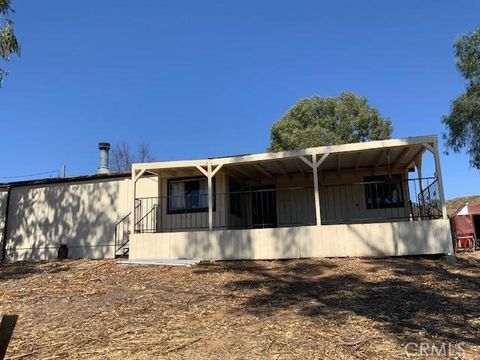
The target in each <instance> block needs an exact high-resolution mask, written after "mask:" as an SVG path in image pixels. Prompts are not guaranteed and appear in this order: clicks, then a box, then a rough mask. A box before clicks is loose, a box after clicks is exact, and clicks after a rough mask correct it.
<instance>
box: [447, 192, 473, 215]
mask: <svg viewBox="0 0 480 360" xmlns="http://www.w3.org/2000/svg"><path fill="white" fill-rule="evenodd" d="M467 202H468V203H469V204H480V195H471V196H461V197H457V198H454V199H451V200H447V213H448V215H449V216H450V215H452V214H453V213H454V212H455V211H457V209H458V208H459V207H460V206H462V205H465V203H467Z"/></svg>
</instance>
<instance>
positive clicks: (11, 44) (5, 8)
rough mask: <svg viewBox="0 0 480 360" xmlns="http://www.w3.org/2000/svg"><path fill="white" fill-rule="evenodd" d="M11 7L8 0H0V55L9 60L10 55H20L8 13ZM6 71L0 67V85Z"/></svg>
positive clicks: (11, 11) (9, 13)
mask: <svg viewBox="0 0 480 360" xmlns="http://www.w3.org/2000/svg"><path fill="white" fill-rule="evenodd" d="M12 13H13V9H12V8H11V7H10V0H0V57H1V58H2V59H3V60H4V61H10V58H11V55H12V54H16V55H20V44H19V43H18V41H17V37H16V36H15V33H14V31H13V21H12V19H11V17H10V15H11V14H12ZM7 74H8V72H7V71H6V70H5V69H3V68H1V67H0V86H1V85H2V82H3V80H4V78H5V76H6V75H7Z"/></svg>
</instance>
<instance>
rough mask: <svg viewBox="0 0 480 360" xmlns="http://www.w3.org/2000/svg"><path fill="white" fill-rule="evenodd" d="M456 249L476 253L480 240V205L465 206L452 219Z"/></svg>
mask: <svg viewBox="0 0 480 360" xmlns="http://www.w3.org/2000/svg"><path fill="white" fill-rule="evenodd" d="M450 224H451V227H452V233H453V237H454V240H455V241H454V243H455V247H456V249H458V250H473V251H475V250H476V248H477V246H478V244H477V242H478V241H479V240H480V204H468V203H467V204H465V205H463V206H461V207H460V208H459V209H458V210H457V211H456V212H455V213H454V214H453V215H452V216H451V217H450Z"/></svg>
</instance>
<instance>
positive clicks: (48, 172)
mask: <svg viewBox="0 0 480 360" xmlns="http://www.w3.org/2000/svg"><path fill="white" fill-rule="evenodd" d="M55 173H56V174H58V170H54V171H45V172H41V173H36V174H28V175H16V176H0V179H15V178H26V177H32V176H39V175H47V174H55Z"/></svg>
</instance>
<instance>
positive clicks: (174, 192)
mask: <svg viewBox="0 0 480 360" xmlns="http://www.w3.org/2000/svg"><path fill="white" fill-rule="evenodd" d="M214 184H215V182H214ZM213 193H214V195H213V199H214V201H215V186H214V187H213ZM214 204H215V202H214ZM214 206H215V205H214ZM203 211H208V182H207V179H205V178H191V179H181V180H169V181H168V213H169V214H175V213H185V212H203Z"/></svg>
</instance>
